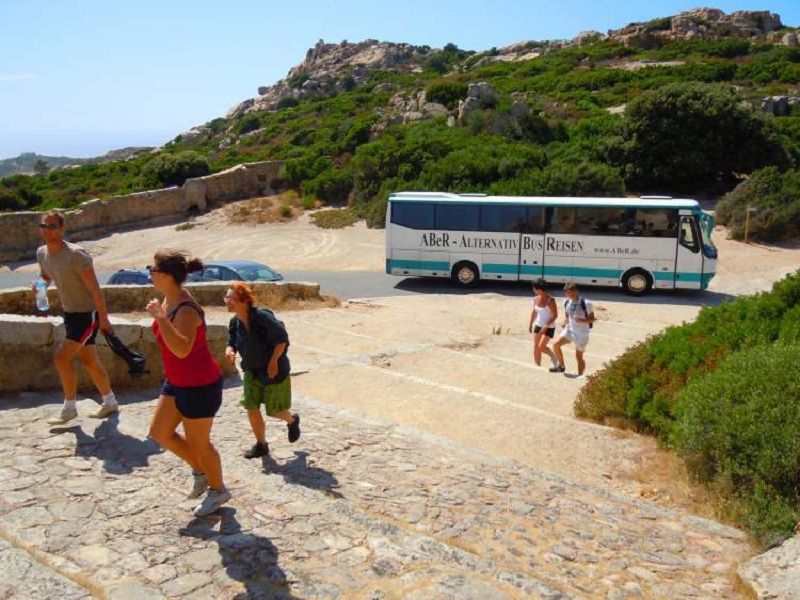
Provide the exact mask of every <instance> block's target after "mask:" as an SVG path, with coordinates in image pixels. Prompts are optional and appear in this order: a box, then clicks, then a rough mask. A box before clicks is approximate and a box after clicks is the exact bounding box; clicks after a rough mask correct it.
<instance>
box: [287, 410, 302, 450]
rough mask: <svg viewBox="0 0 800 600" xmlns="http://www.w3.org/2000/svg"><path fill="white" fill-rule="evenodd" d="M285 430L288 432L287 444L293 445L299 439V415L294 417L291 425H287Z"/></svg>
mask: <svg viewBox="0 0 800 600" xmlns="http://www.w3.org/2000/svg"><path fill="white" fill-rule="evenodd" d="M286 428H287V429H288V430H289V443H290V444H294V443H295V442H296V441H297V440H299V439H300V415H294V419H292V424H291V425H287V426H286Z"/></svg>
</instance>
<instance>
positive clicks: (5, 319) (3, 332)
mask: <svg viewBox="0 0 800 600" xmlns="http://www.w3.org/2000/svg"><path fill="white" fill-rule="evenodd" d="M111 322H112V325H113V326H114V332H115V333H116V334H117V336H118V337H119V338H120V339H121V340H122V341H123V343H125V345H126V346H128V347H129V348H132V349H134V350H137V351H139V352H141V353H143V354H144V355H145V356H147V369H148V370H149V373H147V374H145V375H143V376H141V377H138V378H135V379H134V378H132V377H131V376H130V375H129V374H128V368H127V364H126V363H125V361H124V360H122V359H121V358H119V357H118V356H116V355H115V354H114V353H113V352H111V350H110V349H109V347H108V345H107V344H106V341H105V338H104V337H103V336H102V335H98V336H97V351H98V354H99V356H100V361H101V362H102V363H103V365H104V366H105V368H106V370H107V371H108V374H109V376H110V377H111V383H112V386H113V387H114V389H131V388H156V387H158V386H159V385H160V384H161V381H162V380H163V378H164V372H163V368H162V362H161V352H160V350H159V348H158V344H157V343H156V340H155V336H154V335H153V330H152V329H151V328H150V324H151V323H152V320H151V319H143V320H141V321H138V322H130V321H125V320H122V319H118V318H112V319H111ZM206 332H207V333H206V335H207V337H208V343H209V346H210V348H211V353H212V354H213V355H214V358H215V359H216V361H217V363H218V364H219V365H220V368H221V369H222V371H223V373H224V374H225V376H231V375H234V374H235V373H236V368H235V367H234V366H233V365H232V364H231V363H230V362H229V361H227V360H226V359H225V346H226V344H227V341H228V328H227V327H226V326H225V325H213V324H211V325H208V327H207V329H206ZM63 339H64V324H63V320H62V319H61V317H30V316H20V315H0V393H6V392H19V391H26V390H27V391H34V390H37V391H44V390H57V389H59V388H60V384H59V380H58V373H56V370H55V367H53V355H54V353H55V349H56V347H57V345H58V344H59V343H60V342H61V341H62V340H63ZM78 373H79V380H78V388H79V390H80V391H82V392H84V393H91V394H95V395H96V390H95V389H94V386H93V385H92V382H91V380H90V379H89V377H88V375H87V374H86V371H85V369H82V368H79V369H78Z"/></svg>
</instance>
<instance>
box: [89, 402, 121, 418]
mask: <svg viewBox="0 0 800 600" xmlns="http://www.w3.org/2000/svg"><path fill="white" fill-rule="evenodd" d="M116 412H119V405H118V404H101V405H100V408H98V409H97V412H93V413H92V414H90V415H89V416H90V417H92V418H93V419H105V418H106V417H108V416H110V415H113V414H114V413H116Z"/></svg>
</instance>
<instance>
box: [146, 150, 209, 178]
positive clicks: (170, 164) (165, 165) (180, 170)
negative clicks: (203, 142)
mask: <svg viewBox="0 0 800 600" xmlns="http://www.w3.org/2000/svg"><path fill="white" fill-rule="evenodd" d="M210 172H211V168H210V167H209V166H208V161H207V160H206V159H205V157H203V156H202V155H200V154H198V153H197V152H194V151H192V150H187V151H185V152H179V153H178V154H168V153H165V152H162V153H160V154H157V155H156V156H155V157H154V158H153V159H152V160H151V161H150V162H149V163H147V165H146V166H145V167H144V169H143V176H144V180H145V185H154V184H155V185H159V184H161V185H165V186H168V185H183V182H184V181H186V180H187V179H190V178H192V177H202V176H203V175H208V174H209V173H210Z"/></svg>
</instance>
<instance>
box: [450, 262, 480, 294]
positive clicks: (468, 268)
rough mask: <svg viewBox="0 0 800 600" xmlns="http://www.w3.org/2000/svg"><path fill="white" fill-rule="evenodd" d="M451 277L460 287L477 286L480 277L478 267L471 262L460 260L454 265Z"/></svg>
mask: <svg viewBox="0 0 800 600" xmlns="http://www.w3.org/2000/svg"><path fill="white" fill-rule="evenodd" d="M450 279H452V280H453V283H455V284H456V285H457V286H459V287H463V288H471V287H475V286H476V285H477V284H478V280H479V279H480V275H479V274H478V267H476V266H475V265H474V264H472V263H471V262H460V263H458V264H457V265H456V266H454V267H453V272H452V274H451V275H450Z"/></svg>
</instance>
